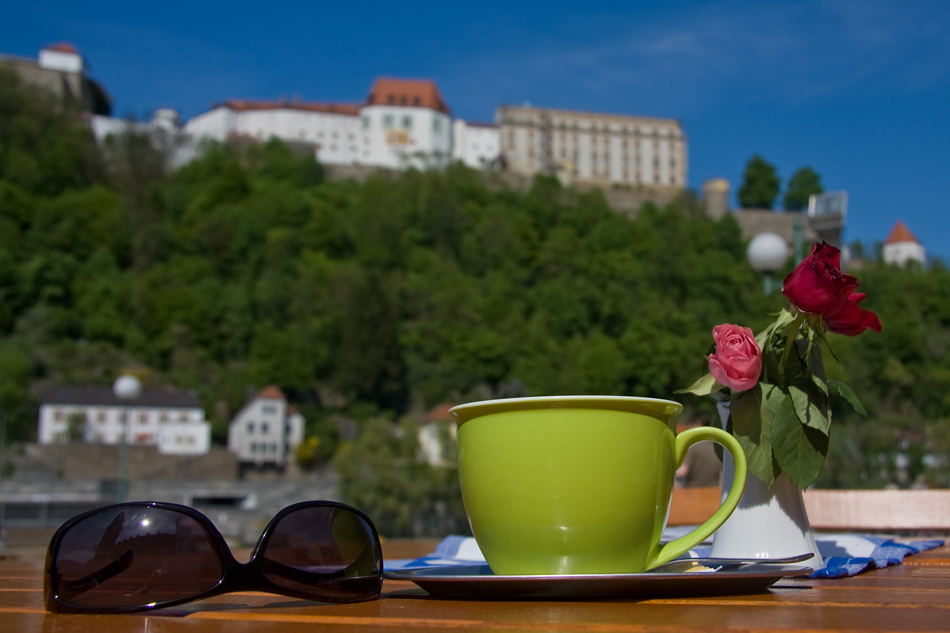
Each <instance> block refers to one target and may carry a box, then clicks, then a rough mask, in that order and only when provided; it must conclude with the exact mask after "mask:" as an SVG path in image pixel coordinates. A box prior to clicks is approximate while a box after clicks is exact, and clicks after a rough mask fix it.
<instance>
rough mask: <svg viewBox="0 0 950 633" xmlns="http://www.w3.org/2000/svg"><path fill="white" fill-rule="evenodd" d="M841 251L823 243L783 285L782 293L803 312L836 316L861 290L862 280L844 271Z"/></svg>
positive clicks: (790, 274) (816, 246)
mask: <svg viewBox="0 0 950 633" xmlns="http://www.w3.org/2000/svg"><path fill="white" fill-rule="evenodd" d="M840 260H841V251H839V250H838V249H837V248H835V247H834V246H831V245H829V244H825V243H824V242H821V243H820V244H815V246H814V248H813V249H812V251H811V254H810V255H809V256H808V257H806V258H805V259H804V260H802V263H801V264H799V265H798V267H796V268H795V270H793V271H792V272H791V273H789V275H788V277H786V278H785V282H784V283H783V284H782V294H784V295H785V296H786V297H788V299H789V301H791V302H792V303H793V304H795V307H796V308H798V309H799V310H801V311H802V312H807V313H809V314H820V315H821V316H823V317H827V316H828V315H831V314H835V313H836V312H838V310H840V309H841V307H842V306H843V305H844V304H845V302H847V301H848V298H849V297H850V296H851V293H852V292H853V291H854V289H855V288H857V287H858V280H857V279H856V278H855V277H853V276H851V275H848V274H845V273H843V272H841V265H840Z"/></svg>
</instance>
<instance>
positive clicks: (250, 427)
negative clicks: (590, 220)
mask: <svg viewBox="0 0 950 633" xmlns="http://www.w3.org/2000/svg"><path fill="white" fill-rule="evenodd" d="M247 433H248V435H253V434H254V423H253V422H248V423H247Z"/></svg>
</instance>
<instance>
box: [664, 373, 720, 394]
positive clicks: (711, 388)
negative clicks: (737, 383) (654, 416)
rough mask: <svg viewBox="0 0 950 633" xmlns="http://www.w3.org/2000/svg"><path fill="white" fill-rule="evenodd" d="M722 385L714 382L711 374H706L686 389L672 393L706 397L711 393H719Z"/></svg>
mask: <svg viewBox="0 0 950 633" xmlns="http://www.w3.org/2000/svg"><path fill="white" fill-rule="evenodd" d="M723 386H724V385H722V384H720V383H718V382H716V379H715V378H713V375H712V374H706V375H705V376H703V377H702V378H700V379H699V380H697V381H696V382H694V383H693V384H692V385H691V386H689V387H687V388H686V389H678V390H677V391H674V392H673V393H693V394H696V395H697V396H708V395H709V394H711V393H714V392H716V391H719V390H720V389H722V388H723Z"/></svg>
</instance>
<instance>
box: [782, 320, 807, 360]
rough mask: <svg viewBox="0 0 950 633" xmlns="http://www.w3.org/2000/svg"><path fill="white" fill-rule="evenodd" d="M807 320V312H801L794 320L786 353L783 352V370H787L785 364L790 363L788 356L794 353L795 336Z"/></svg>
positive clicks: (786, 342) (786, 345) (786, 344)
mask: <svg viewBox="0 0 950 633" xmlns="http://www.w3.org/2000/svg"><path fill="white" fill-rule="evenodd" d="M804 322H805V313H804V312H799V313H798V316H797V317H795V320H794V321H793V322H792V326H791V329H790V331H789V333H788V340H787V341H785V353H784V354H782V371H783V372H784V371H785V369H784V368H785V365H786V364H787V363H788V356H789V354H791V353H792V348H793V347H794V346H795V337H796V336H797V335H798V330H799V329H800V328H801V327H802V323H804Z"/></svg>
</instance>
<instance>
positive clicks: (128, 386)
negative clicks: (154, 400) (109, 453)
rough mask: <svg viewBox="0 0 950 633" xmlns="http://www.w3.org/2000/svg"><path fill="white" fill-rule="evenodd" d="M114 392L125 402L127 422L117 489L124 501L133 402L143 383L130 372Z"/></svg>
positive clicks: (118, 500)
mask: <svg viewBox="0 0 950 633" xmlns="http://www.w3.org/2000/svg"><path fill="white" fill-rule="evenodd" d="M112 393H113V395H115V397H116V398H118V399H119V400H121V401H122V402H123V403H125V406H124V407H123V415H124V416H125V424H123V426H122V434H121V437H120V438H119V482H118V485H116V490H115V501H116V503H123V502H124V501H125V497H126V489H127V487H128V473H129V427H130V426H131V425H132V402H133V401H135V400H136V399H137V398H138V397H139V396H140V395H141V394H142V383H141V382H139V379H138V378H136V377H135V376H131V375H128V374H126V375H125V376H119V377H118V378H117V379H116V381H115V383H113V385H112Z"/></svg>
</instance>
